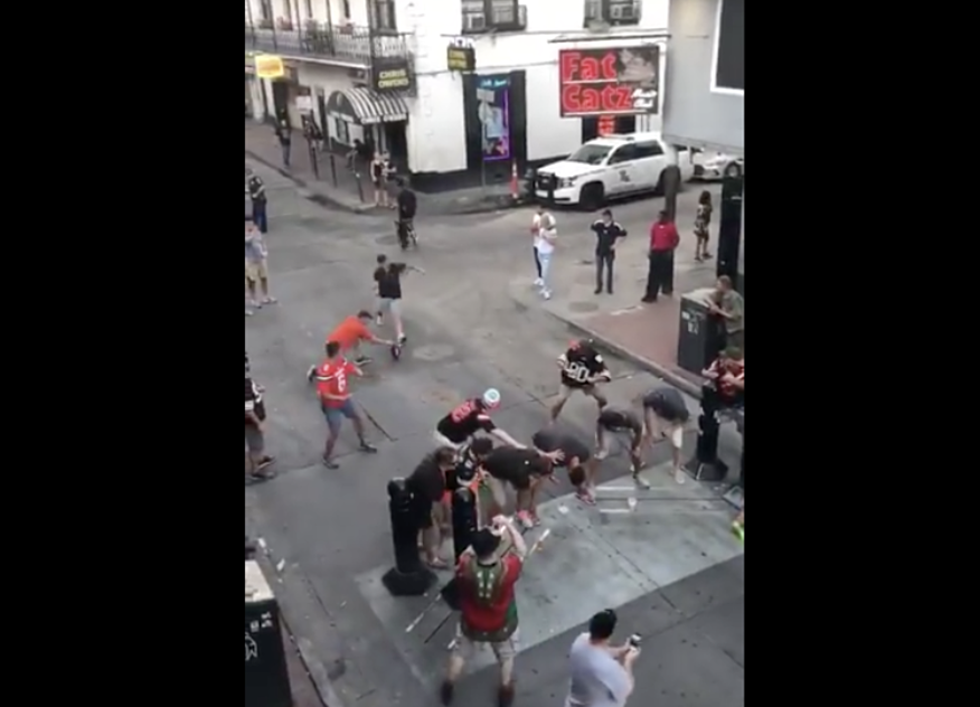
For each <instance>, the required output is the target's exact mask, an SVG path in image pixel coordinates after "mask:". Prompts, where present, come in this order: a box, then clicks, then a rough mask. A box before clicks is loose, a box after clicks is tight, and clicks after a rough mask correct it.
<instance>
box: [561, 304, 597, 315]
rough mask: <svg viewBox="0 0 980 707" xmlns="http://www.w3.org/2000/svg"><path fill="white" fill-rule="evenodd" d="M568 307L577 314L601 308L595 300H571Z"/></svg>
mask: <svg viewBox="0 0 980 707" xmlns="http://www.w3.org/2000/svg"><path fill="white" fill-rule="evenodd" d="M568 308H569V309H570V310H572V311H573V312H575V313H577V314H584V313H585V312H595V311H596V310H598V309H599V305H597V304H596V303H595V302H570V303H569V305H568Z"/></svg>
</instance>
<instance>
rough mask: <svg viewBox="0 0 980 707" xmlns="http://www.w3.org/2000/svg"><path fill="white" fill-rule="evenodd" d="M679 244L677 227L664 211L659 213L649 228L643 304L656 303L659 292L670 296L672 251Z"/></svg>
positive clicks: (672, 263)
mask: <svg viewBox="0 0 980 707" xmlns="http://www.w3.org/2000/svg"><path fill="white" fill-rule="evenodd" d="M680 242H681V239H680V236H679V235H678V233H677V227H676V226H675V225H674V222H673V221H671V220H670V218H669V217H668V215H667V212H666V211H661V212H660V214H659V216H658V217H657V221H656V222H655V223H654V224H653V226H651V227H650V254H649V259H650V264H649V270H648V271H647V291H646V294H645V295H644V296H643V300H642V301H643V302H647V303H650V302H656V301H657V296H658V295H659V294H660V292H661V291H663V293H664V294H665V295H668V296H669V295H670V294H671V292H670V283H671V281H672V280H673V273H672V270H673V267H674V250H675V249H676V248H677V246H678V244H679V243H680Z"/></svg>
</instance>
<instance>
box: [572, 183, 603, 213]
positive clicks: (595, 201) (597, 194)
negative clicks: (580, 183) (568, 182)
mask: <svg viewBox="0 0 980 707" xmlns="http://www.w3.org/2000/svg"><path fill="white" fill-rule="evenodd" d="M604 198H605V194H604V193H603V189H602V185H601V184H598V183H596V182H592V183H591V184H586V185H585V186H584V187H582V193H581V195H580V196H579V199H578V203H579V205H580V206H581V207H582V208H583V209H585V210H587V211H596V210H598V209H599V208H601V207H602V202H603V200H604Z"/></svg>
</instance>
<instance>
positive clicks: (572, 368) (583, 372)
mask: <svg viewBox="0 0 980 707" xmlns="http://www.w3.org/2000/svg"><path fill="white" fill-rule="evenodd" d="M563 370H564V373H565V375H566V376H567V377H568V378H570V379H572V380H573V381H575V382H576V383H588V382H589V380H590V379H591V378H592V373H591V372H590V371H589V369H588V367H587V366H585V365H584V364H581V363H579V362H578V361H571V362H569V363H566V364H565V368H564V369H563Z"/></svg>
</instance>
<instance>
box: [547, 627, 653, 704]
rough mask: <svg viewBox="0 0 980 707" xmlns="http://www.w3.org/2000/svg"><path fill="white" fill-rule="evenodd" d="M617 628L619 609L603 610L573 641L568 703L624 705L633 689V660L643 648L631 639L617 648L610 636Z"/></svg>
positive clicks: (569, 664) (566, 701)
mask: <svg viewBox="0 0 980 707" xmlns="http://www.w3.org/2000/svg"><path fill="white" fill-rule="evenodd" d="M615 629H616V612H615V611H613V610H612V609H606V610H605V611H600V612H599V613H598V614H596V615H595V616H593V617H592V619H591V620H590V621H589V632H588V633H583V634H582V635H580V636H579V637H578V638H576V639H575V641H574V642H573V643H572V648H571V650H570V651H569V654H568V667H569V671H570V673H571V681H570V682H569V686H568V697H566V698H565V707H624V706H625V705H626V700H627V698H628V697H629V696H630V694H631V693H632V692H633V663H634V661H635V660H636V659H637V658H638V657H639V656H640V649H639V648H638V647H637V646H634V645H632V644H630V643H627V644H626V645H625V646H620V647H618V648H614V647H612V646H610V645H609V637H610V636H612V634H613V631H614V630H615Z"/></svg>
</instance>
